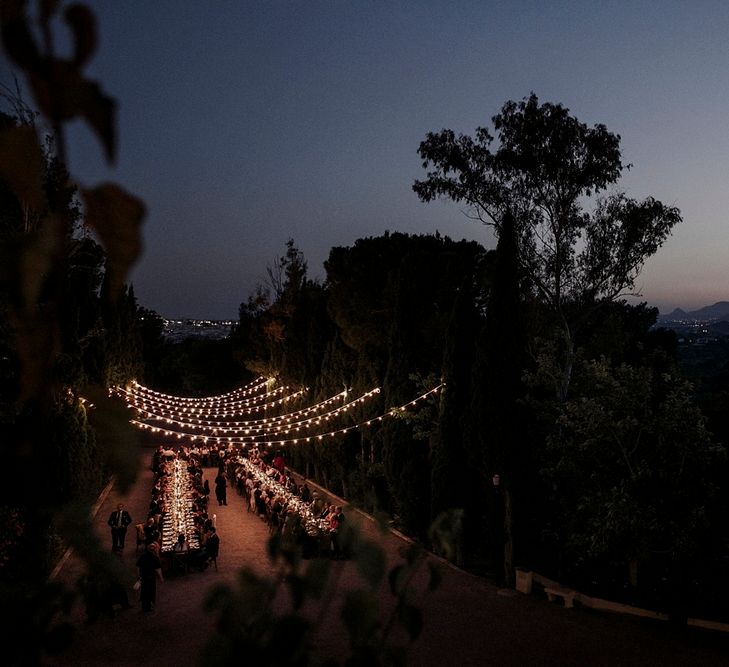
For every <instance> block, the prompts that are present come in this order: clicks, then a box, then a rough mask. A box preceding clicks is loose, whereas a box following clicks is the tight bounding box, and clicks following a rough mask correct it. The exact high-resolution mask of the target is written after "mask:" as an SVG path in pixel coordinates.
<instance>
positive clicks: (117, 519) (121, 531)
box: [106, 503, 132, 551]
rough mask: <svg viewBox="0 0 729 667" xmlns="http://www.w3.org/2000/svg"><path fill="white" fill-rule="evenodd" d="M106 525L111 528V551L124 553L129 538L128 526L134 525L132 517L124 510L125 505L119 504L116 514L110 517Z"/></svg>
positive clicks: (113, 513)
mask: <svg viewBox="0 0 729 667" xmlns="http://www.w3.org/2000/svg"><path fill="white" fill-rule="evenodd" d="M106 523H107V524H109V526H111V550H112V551H122V550H123V549H124V540H125V538H126V536H127V526H129V524H131V523H132V517H131V515H130V514H129V512H127V511H126V510H125V509H124V505H122V503H119V504H118V505H117V506H116V512H112V513H111V514H110V515H109V520H108V521H107V522H106Z"/></svg>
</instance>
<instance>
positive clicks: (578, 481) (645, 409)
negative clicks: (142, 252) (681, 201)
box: [232, 95, 729, 617]
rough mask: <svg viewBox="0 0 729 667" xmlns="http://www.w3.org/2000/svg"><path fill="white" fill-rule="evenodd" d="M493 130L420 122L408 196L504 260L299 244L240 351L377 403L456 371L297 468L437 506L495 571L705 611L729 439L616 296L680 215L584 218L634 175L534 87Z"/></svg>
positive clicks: (665, 350)
mask: <svg viewBox="0 0 729 667" xmlns="http://www.w3.org/2000/svg"><path fill="white" fill-rule="evenodd" d="M493 124H494V127H495V128H496V130H497V138H498V141H497V140H496V139H495V138H494V137H493V136H491V134H490V133H489V132H488V131H487V130H485V129H483V128H479V129H478V131H477V134H476V137H475V139H474V138H471V137H466V136H463V135H461V136H459V137H457V136H456V135H454V133H452V132H450V131H448V130H443V131H442V132H441V133H434V134H430V135H428V137H427V138H426V140H425V141H424V142H423V143H422V144H421V147H420V153H421V156H422V157H423V160H424V167H426V169H429V171H428V174H427V177H426V179H424V180H423V181H418V182H416V184H415V186H414V189H415V191H416V193H417V194H418V195H419V196H420V197H421V198H422V199H423V200H424V201H429V200H431V199H434V198H436V197H445V198H449V199H452V200H454V201H460V202H463V203H465V204H466V205H467V206H468V207H469V209H470V211H471V212H472V213H473V217H475V218H477V219H479V220H481V221H483V222H486V223H488V224H490V225H492V226H493V228H494V230H495V232H496V235H497V238H498V245H497V248H496V249H495V250H492V251H486V250H484V249H483V248H482V247H480V246H479V245H478V244H476V243H467V242H465V241H462V242H454V241H452V240H450V239H448V238H443V237H440V236H438V235H436V236H408V235H405V234H385V235H384V236H382V237H377V238H366V239H360V240H358V241H357V242H356V243H355V244H354V245H353V246H351V247H347V248H334V249H332V251H331V253H330V255H329V258H328V260H327V261H326V262H325V270H326V276H325V279H324V281H323V283H319V282H317V281H312V280H310V279H308V278H307V267H306V262H305V259H304V257H303V256H302V254H301V253H300V252H299V251H298V250H297V248H296V247H295V245H294V243H293V241H292V242H289V244H288V247H287V251H286V253H285V255H284V256H283V257H282V258H281V260H280V263H279V264H278V265H277V266H275V267H270V268H269V278H270V280H269V283H270V285H269V289H266V288H259V289H258V290H257V291H256V293H255V294H253V295H252V296H251V297H250V298H249V299H248V301H247V302H246V303H244V304H242V305H241V308H240V319H239V323H238V325H237V327H236V328H235V330H234V333H233V335H232V342H233V346H234V354H235V355H236V357H237V358H238V359H239V360H240V361H241V362H242V363H243V364H244V365H245V366H246V367H247V368H248V369H249V370H251V371H252V372H255V373H264V374H274V375H277V376H278V377H279V378H280V379H281V380H282V381H283V382H287V383H290V384H294V385H306V386H309V387H311V388H312V390H313V394H314V396H315V397H316V398H323V397H325V396H330V395H332V394H334V393H337V392H339V391H341V390H342V389H343V388H347V389H351V390H352V392H353V394H354V395H357V394H359V393H361V392H363V391H367V390H369V389H371V388H372V387H373V386H381V387H382V393H381V394H380V399H379V400H380V401H381V402H380V405H379V409H380V411H381V412H385V411H387V410H389V409H390V408H391V407H393V406H398V405H401V404H404V403H407V402H408V401H410V400H411V399H412V398H413V397H415V396H417V395H419V394H421V393H422V392H423V391H425V390H427V389H428V388H430V387H432V386H435V385H436V384H438V383H439V382H441V381H443V382H445V389H444V391H443V392H442V394H441V395H440V398H439V399H437V400H433V401H431V403H430V404H429V405H427V406H426V407H424V408H421V409H420V410H418V411H417V413H416V414H415V415H414V416H413V417H408V416H407V415H402V416H401V417H402V418H399V419H389V420H385V421H384V422H383V423H382V425H381V426H380V427H379V428H377V429H369V428H368V429H360V430H357V431H351V432H349V433H347V434H346V435H345V436H341V437H338V438H337V439H324V440H322V441H316V442H312V443H304V444H296V445H292V446H290V447H288V451H287V456H288V458H289V461H290V462H291V464H292V465H293V466H294V467H295V468H296V469H298V470H299V471H300V472H302V473H304V474H306V475H308V476H311V477H313V478H315V479H316V480H317V481H319V482H321V483H322V484H324V485H325V486H327V487H329V488H331V489H332V490H334V491H335V492H338V493H341V494H343V495H344V496H345V497H347V498H348V499H350V500H352V501H354V502H357V503H360V504H362V505H363V506H364V507H365V508H366V509H368V510H384V511H386V512H389V513H390V514H391V515H392V516H393V517H395V520H396V521H397V523H398V524H399V525H400V526H401V527H402V528H403V529H405V530H406V531H408V532H409V533H411V534H412V535H415V536H417V537H419V538H421V539H423V540H427V539H428V530H429V526H431V525H432V522H433V521H435V520H436V519H438V517H442V516H443V514H442V513H443V512H446V514H447V516H448V517H449V519H448V521H447V522H445V523H443V522H442V521H441V522H440V523H439V524H438V526H439V529H443V526H448V529H449V530H452V531H454V532H455V533H456V534H457V535H458V536H459V545H460V548H459V549H458V550H457V553H456V554H455V555H454V558H456V560H458V561H459V562H461V563H464V564H465V565H467V566H471V567H473V568H474V569H477V570H479V571H485V572H488V573H490V574H492V575H493V576H495V577H497V578H498V579H501V580H504V581H506V582H507V583H511V582H512V578H513V575H514V568H515V566H522V567H527V568H533V569H535V570H537V571H539V572H542V573H543V574H547V575H550V576H552V577H554V578H558V579H559V580H561V581H564V582H566V583H571V584H573V585H575V586H578V587H579V588H580V589H581V590H583V591H585V592H587V593H591V594H593V595H602V596H605V597H611V598H613V599H615V598H618V599H621V600H624V601H627V602H633V603H642V604H645V605H648V606H652V607H654V608H661V609H668V610H670V612H671V614H673V615H674V616H677V617H681V616H685V614H686V613H688V612H689V611H694V612H696V610H697V609H700V610H702V611H703V612H705V613H712V614H714V615H716V614H717V613H718V612H717V610H718V609H720V600H721V599H722V596H723V595H726V593H727V592H729V568H728V567H727V563H726V561H725V558H724V554H725V553H726V552H727V551H726V547H727V541H728V540H727V538H728V537H729V533H728V532H727V529H726V526H725V522H724V521H723V520H722V516H724V515H725V514H726V511H727V509H729V503H728V502H727V498H728V496H729V485H728V483H727V479H728V476H727V474H726V473H727V458H726V443H723V442H718V441H717V438H715V437H714V436H713V435H712V433H711V432H709V430H708V429H707V427H706V423H705V419H704V416H703V414H702V412H701V411H700V409H699V408H698V407H697V404H696V401H695V397H694V391H693V388H692V386H691V385H690V384H689V383H688V382H687V381H686V380H685V379H684V378H683V377H682V376H681V373H680V372H679V369H678V366H677V363H676V341H675V337H674V335H673V334H672V333H671V332H668V331H665V330H661V329H656V328H655V323H656V318H657V314H658V313H657V310H656V309H654V308H649V307H647V306H646V305H645V304H640V305H635V306H632V305H629V304H628V303H626V302H625V301H624V300H623V299H622V298H621V295H622V294H623V293H625V292H626V291H630V289H631V288H632V285H633V284H634V281H635V278H636V277H637V275H638V272H639V270H640V267H641V266H642V264H643V262H644V261H645V259H646V258H647V257H649V256H650V255H651V254H653V253H655V252H656V251H657V250H658V248H659V247H660V245H661V243H662V242H663V240H664V239H665V238H666V237H667V235H668V234H669V233H670V230H671V228H672V227H673V225H675V224H676V223H678V222H679V221H680V214H679V213H678V211H677V210H676V209H674V208H670V207H666V206H664V205H663V204H661V203H660V202H658V201H656V200H654V199H652V198H648V199H646V200H644V201H636V200H632V199H629V198H627V197H625V195H623V194H621V193H612V194H610V195H609V196H606V197H603V198H600V197H598V198H597V199H596V200H595V201H594V207H593V209H592V210H586V205H587V203H589V202H591V201H592V200H593V198H594V195H595V193H598V192H600V191H601V190H605V189H606V188H607V187H608V186H610V185H611V184H613V183H615V181H616V180H617V179H618V177H619V175H620V173H621V171H622V169H623V165H622V163H621V161H620V151H619V137H617V135H613V134H611V133H609V132H608V131H607V130H606V129H605V128H604V126H599V125H598V126H595V127H594V128H588V127H587V126H585V125H584V124H582V123H580V122H579V121H577V120H576V119H575V118H574V117H572V116H570V115H569V113H568V111H567V110H566V109H564V108H563V107H561V106H560V105H552V104H539V102H538V100H537V99H536V97H535V96H533V95H532V96H531V97H529V98H526V99H525V100H523V101H522V102H520V103H514V102H509V103H507V104H506V105H505V106H504V108H503V109H502V111H501V113H500V114H498V115H497V116H495V117H494V119H493ZM494 143H496V148H492V145H493V144H494ZM361 416H362V415H354V416H353V417H352V421H353V422H357V421H359V420H358V417H361ZM431 530H432V528H431Z"/></svg>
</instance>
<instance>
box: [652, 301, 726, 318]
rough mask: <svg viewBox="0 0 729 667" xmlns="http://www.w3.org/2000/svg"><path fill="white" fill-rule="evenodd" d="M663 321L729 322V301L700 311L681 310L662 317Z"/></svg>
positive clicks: (717, 303) (678, 309)
mask: <svg viewBox="0 0 729 667" xmlns="http://www.w3.org/2000/svg"><path fill="white" fill-rule="evenodd" d="M660 319H662V320H704V321H706V320H729V301H717V302H716V303H715V304H714V305H712V306H704V307H703V308H699V309H698V310H691V311H688V312H686V311H685V310H682V309H681V308H676V309H675V310H672V311H671V312H670V313H668V314H667V315H661V316H660Z"/></svg>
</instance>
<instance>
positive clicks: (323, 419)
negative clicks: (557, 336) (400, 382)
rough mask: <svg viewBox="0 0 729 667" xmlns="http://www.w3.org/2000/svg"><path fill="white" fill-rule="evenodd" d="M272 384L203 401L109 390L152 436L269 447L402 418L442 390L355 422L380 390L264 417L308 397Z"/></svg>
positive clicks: (135, 386) (265, 381) (132, 388)
mask: <svg viewBox="0 0 729 667" xmlns="http://www.w3.org/2000/svg"><path fill="white" fill-rule="evenodd" d="M274 384H275V383H274V382H273V381H272V380H271V378H258V379H257V380H254V381H253V382H252V383H250V384H248V385H246V386H244V387H239V388H238V389H235V390H233V391H231V392H229V393H227V394H220V395H217V396H213V397H210V396H208V397H204V398H191V397H182V396H174V395H171V394H163V393H161V392H157V391H154V390H152V389H150V388H148V387H145V386H143V385H141V384H139V383H138V382H132V383H130V384H129V385H127V386H126V387H113V388H112V389H111V390H110V393H112V394H113V395H116V396H118V397H119V398H120V399H122V400H124V401H125V402H126V404H127V407H128V408H129V409H130V410H132V411H133V413H134V416H133V417H132V418H131V419H130V422H131V423H132V424H133V425H134V426H136V427H138V428H140V429H143V430H147V431H150V432H152V433H162V434H164V435H165V436H166V437H175V438H177V439H178V440H184V441H186V442H188V443H190V444H194V443H202V444H212V445H217V446H226V445H231V444H232V445H234V446H235V445H238V446H242V445H252V444H255V445H256V446H267V447H273V446H282V445H287V444H298V443H303V442H313V441H322V440H324V439H331V438H334V437H336V436H338V435H341V434H344V433H348V432H349V431H353V430H357V429H362V428H365V427H368V426H371V425H373V424H376V423H379V422H382V421H383V420H384V419H388V418H397V417H401V416H403V415H404V414H406V413H407V412H408V411H409V410H412V409H413V408H414V407H415V406H417V405H418V404H419V403H421V402H422V401H425V400H426V399H428V398H429V397H432V396H434V395H435V394H437V393H438V392H439V391H440V390H441V389H442V388H443V386H444V384H443V383H441V384H439V385H437V386H435V387H433V388H432V389H429V390H428V391H426V392H424V393H422V394H420V395H419V396H416V397H415V398H413V399H412V400H411V401H408V402H407V403H404V404H403V405H397V406H393V407H390V408H388V409H387V410H385V411H384V412H381V413H379V414H373V416H371V417H367V418H362V416H361V412H360V413H359V414H360V416H359V420H355V419H354V418H353V417H352V415H351V412H352V411H353V410H354V409H355V408H361V409H362V410H363V411H364V412H365V413H366V411H367V408H368V407H369V406H371V407H370V413H371V414H372V413H373V412H374V411H375V410H376V409H377V405H378V403H377V402H376V401H374V399H375V397H377V396H378V395H379V394H380V393H381V390H380V388H379V387H373V388H372V389H370V390H369V391H366V392H364V393H363V394H361V395H360V396H357V397H356V398H351V397H350V393H351V390H350V389H347V388H345V390H344V391H342V392H339V393H338V394H334V395H332V396H329V397H328V398H325V399H323V400H321V401H318V402H317V403H314V404H312V405H309V406H304V407H298V408H297V409H295V410H292V411H290V412H283V413H281V414H276V415H270V416H268V415H267V414H266V413H267V412H269V411H271V410H276V409H280V408H281V406H286V405H287V404H289V403H291V402H298V401H301V400H302V399H303V398H304V397H305V396H306V395H307V394H308V389H307V388H302V389H298V390H295V391H293V390H292V389H291V388H290V387H288V386H286V385H280V386H278V387H276V386H274ZM244 417H245V418H244ZM248 417H250V418H248Z"/></svg>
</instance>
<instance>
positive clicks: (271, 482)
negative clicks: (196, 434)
mask: <svg viewBox="0 0 729 667" xmlns="http://www.w3.org/2000/svg"><path fill="white" fill-rule="evenodd" d="M265 453H266V454H268V452H265ZM224 460H225V462H226V474H227V477H228V480H229V481H230V483H231V486H233V487H234V488H235V489H236V490H237V492H238V494H239V495H241V496H243V498H244V502H245V505H246V507H247V508H248V511H249V512H252V513H254V514H256V515H258V516H259V517H260V518H261V519H262V520H264V521H265V522H266V523H268V525H269V529H270V532H271V533H274V532H278V533H280V534H281V536H282V539H283V540H284V541H287V542H295V543H298V544H300V545H301V546H302V548H303V551H304V555H305V556H313V555H327V556H330V557H332V558H340V557H342V556H343V555H344V554H343V549H342V548H341V544H340V534H341V528H342V524H343V522H344V513H343V511H342V507H341V506H337V505H334V504H331V503H326V502H325V501H324V499H323V498H322V497H321V496H320V495H319V494H318V493H316V492H314V493H312V491H311V489H310V488H309V485H308V484H307V483H306V482H305V481H304V482H303V483H301V484H299V483H297V481H296V478H295V476H294V475H293V473H292V472H291V471H290V470H289V469H288V468H286V463H285V459H284V456H283V453H282V452H280V451H279V452H276V453H275V454H274V455H273V457H272V459H271V460H270V462H269V461H268V460H267V457H266V456H264V455H263V454H262V452H261V451H260V450H259V449H258V448H257V447H250V448H248V449H244V450H242V451H240V452H239V453H237V454H236V453H235V452H228V453H227V455H226V456H225V457H224Z"/></svg>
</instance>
